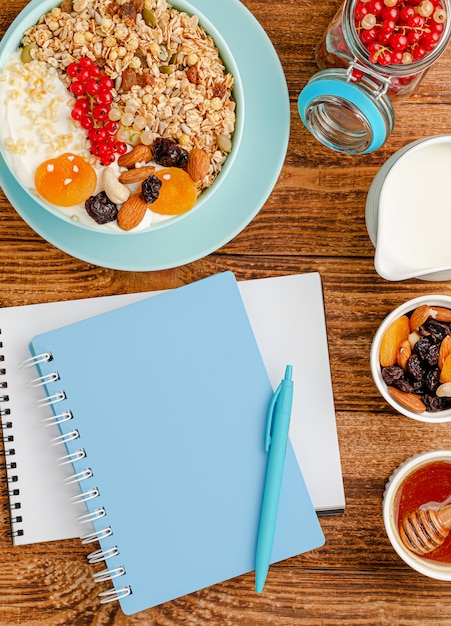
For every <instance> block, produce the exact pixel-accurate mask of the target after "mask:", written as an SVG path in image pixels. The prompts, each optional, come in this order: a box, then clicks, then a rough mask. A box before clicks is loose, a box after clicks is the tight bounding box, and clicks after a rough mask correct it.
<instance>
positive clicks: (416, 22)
mask: <svg viewBox="0 0 451 626" xmlns="http://www.w3.org/2000/svg"><path fill="white" fill-rule="evenodd" d="M425 21H426V20H425V18H424V17H422V16H421V15H418V13H417V14H415V15H414V16H413V17H409V18H408V20H407V26H410V27H411V28H421V27H422V26H424V23H425Z"/></svg>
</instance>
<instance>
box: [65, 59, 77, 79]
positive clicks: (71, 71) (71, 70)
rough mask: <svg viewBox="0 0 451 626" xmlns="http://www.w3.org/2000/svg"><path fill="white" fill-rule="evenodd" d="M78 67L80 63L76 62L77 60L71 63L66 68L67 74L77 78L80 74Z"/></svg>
mask: <svg viewBox="0 0 451 626" xmlns="http://www.w3.org/2000/svg"><path fill="white" fill-rule="evenodd" d="M78 69H79V65H78V63H75V62H73V63H69V65H68V66H67V69H66V72H67V75H68V76H70V77H71V78H75V77H76V76H78Z"/></svg>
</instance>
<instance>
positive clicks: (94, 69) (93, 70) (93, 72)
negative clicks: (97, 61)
mask: <svg viewBox="0 0 451 626" xmlns="http://www.w3.org/2000/svg"><path fill="white" fill-rule="evenodd" d="M89 75H90V76H91V78H99V76H100V67H98V65H91V67H90V68H89Z"/></svg>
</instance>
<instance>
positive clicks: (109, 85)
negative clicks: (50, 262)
mask: <svg viewBox="0 0 451 626" xmlns="http://www.w3.org/2000/svg"><path fill="white" fill-rule="evenodd" d="M100 85H101V87H103V88H104V89H110V90H111V89H113V87H114V82H113V80H112V79H111V78H110V77H109V76H102V77H101V78H100Z"/></svg>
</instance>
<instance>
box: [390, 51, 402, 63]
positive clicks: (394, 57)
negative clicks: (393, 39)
mask: <svg viewBox="0 0 451 626" xmlns="http://www.w3.org/2000/svg"><path fill="white" fill-rule="evenodd" d="M402 57H403V54H402V52H401V50H393V52H392V53H391V62H392V63H395V64H396V65H400V64H401V63H402Z"/></svg>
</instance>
